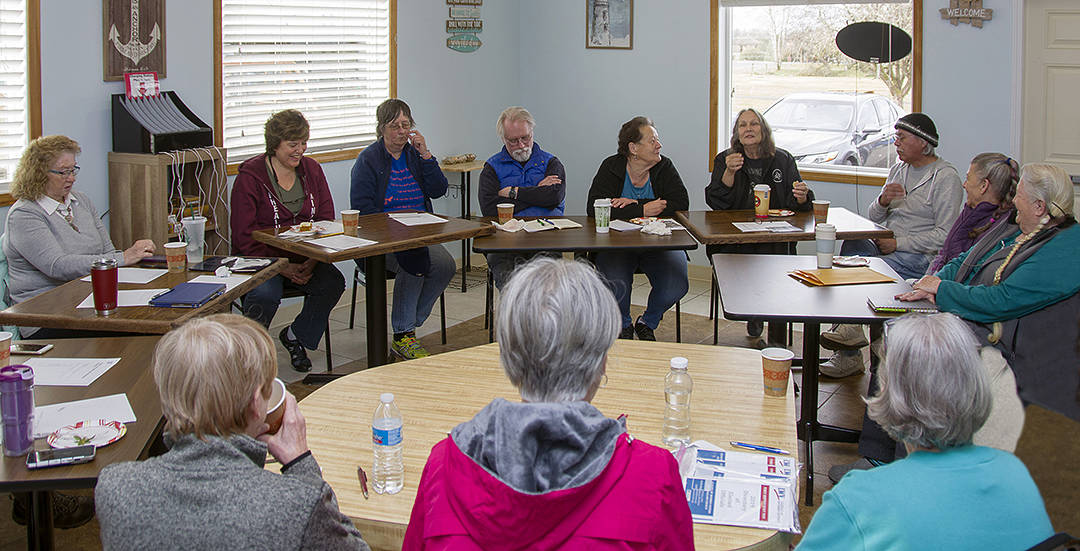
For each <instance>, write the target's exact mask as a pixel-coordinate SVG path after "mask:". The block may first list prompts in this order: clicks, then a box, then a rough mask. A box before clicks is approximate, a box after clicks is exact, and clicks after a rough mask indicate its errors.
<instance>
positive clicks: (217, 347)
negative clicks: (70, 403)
mask: <svg viewBox="0 0 1080 551" xmlns="http://www.w3.org/2000/svg"><path fill="white" fill-rule="evenodd" d="M153 371H154V381H155V382H156V383H157V387H158V392H159V393H160V395H161V409H162V412H163V413H164V414H165V419H166V424H165V440H166V442H170V441H171V449H170V450H169V451H168V452H167V453H165V454H164V455H160V456H157V457H152V458H150V459H147V460H145V461H138V462H128V463H119V464H115V465H110V466H108V467H106V468H104V469H103V470H102V471H101V476H100V477H99V478H98V483H97V488H96V489H95V491H94V496H95V499H96V503H97V513H98V520H99V522H100V523H101V543H102V546H103V547H104V548H105V549H260V550H263V549H290V550H291V549H320V550H321V549H327V550H335V549H349V550H363V551H368V545H367V544H366V543H365V542H364V540H363V539H362V538H361V537H360V532H359V531H357V529H356V527H354V526H353V523H352V521H350V520H349V518H348V517H346V516H345V515H343V514H341V511H339V510H338V505H337V499H336V498H335V497H334V491H333V490H331V489H330V485H328V484H327V483H326V481H324V480H323V477H322V471H321V470H320V469H319V464H318V463H317V462H316V461H315V457H314V456H312V455H311V451H310V450H308V445H307V430H306V424H305V421H304V417H303V415H301V414H300V410H299V409H298V408H297V406H296V399H295V398H293V396H292V395H291V394H288V393H286V395H285V403H284V406H283V407H284V408H285V412H284V415H283V417H282V422H281V428H279V429H278V430H277V432H276V433H273V434H271V433H269V432H268V430H269V428H270V427H269V425H267V423H266V410H267V402H268V400H269V398H270V396H271V390H272V386H273V384H274V375H275V374H276V373H277V358H276V357H275V353H274V342H273V341H272V340H271V339H270V335H269V334H267V332H266V329H264V328H263V326H262V325H259V324H258V323H256V322H254V321H252V320H250V319H248V318H245V317H243V316H238V315H236V314H216V315H213V316H209V317H206V318H198V319H194V320H191V321H189V322H187V323H186V324H184V325H182V326H180V327H179V328H177V329H174V330H172V331H171V332H169V333H168V334H166V335H165V336H164V337H162V339H161V340H160V341H159V342H158V345H157V349H156V350H155V351H154V359H153ZM267 451H269V452H270V455H273V456H274V458H276V459H277V460H278V462H279V463H280V464H281V465H282V467H281V474H277V473H274V472H271V471H269V470H266V469H264V464H265V462H266V453H267Z"/></svg>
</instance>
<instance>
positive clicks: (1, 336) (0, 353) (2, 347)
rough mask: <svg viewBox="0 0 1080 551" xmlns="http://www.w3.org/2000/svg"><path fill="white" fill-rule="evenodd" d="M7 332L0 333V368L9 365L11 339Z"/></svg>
mask: <svg viewBox="0 0 1080 551" xmlns="http://www.w3.org/2000/svg"><path fill="white" fill-rule="evenodd" d="M12 336H13V335H12V334H11V333H8V332H7V331H0V367H4V366H6V365H7V364H9V363H11V361H10V360H11V337H12Z"/></svg>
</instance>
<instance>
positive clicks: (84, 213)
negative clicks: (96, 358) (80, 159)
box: [3, 136, 155, 338]
mask: <svg viewBox="0 0 1080 551" xmlns="http://www.w3.org/2000/svg"><path fill="white" fill-rule="evenodd" d="M80 152H81V149H80V148H79V144H78V143H77V142H76V141H75V140H72V139H71V138H68V137H67V136H42V137H40V138H37V139H36V140H34V141H32V142H30V145H28V146H27V147H26V149H25V150H24V151H23V154H22V158H21V159H20V160H19V166H18V168H17V169H16V170H15V179H14V181H13V182H12V184H11V196H12V197H14V198H15V199H16V201H15V204H14V205H12V206H11V208H10V209H9V210H8V213H7V222H6V225H5V228H6V232H5V234H4V236H3V249H4V256H6V257H7V262H8V276H7V283H8V290H9V292H10V293H11V300H12V302H14V303H19V302H22V301H24V300H27V299H29V298H32V297H34V296H37V295H38V294H40V293H43V292H45V291H48V290H49V289H52V288H53V287H56V286H58V285H61V284H63V283H67V282H68V281H71V280H73V279H77V278H80V277H83V276H85V275H86V274H89V273H90V265H91V264H92V263H93V262H94V261H95V260H98V259H101V258H108V259H111V260H115V261H116V263H117V264H118V265H120V266H128V265H131V264H135V263H136V262H138V261H139V260H142V259H143V258H146V257H147V256H150V255H152V254H154V250H155V247H154V242H153V241H150V240H149V239H140V240H138V241H136V242H135V243H134V244H133V245H132V246H131V247H129V248H128V249H127V250H124V251H120V250H117V249H116V247H114V246H113V243H112V240H111V239H110V238H109V232H108V230H106V229H105V225H104V224H102V223H101V218H100V217H99V216H98V213H97V210H95V209H94V205H93V204H92V203H91V202H90V198H89V197H87V196H86V195H84V194H82V193H80V192H78V191H74V190H73V189H72V187H73V186H74V185H75V177H76V175H78V174H79V166H78V165H77V164H75V157H76V156H77V155H78V154H79V153H80ZM21 329H22V336H23V337H30V336H31V335H33V337H34V338H58V337H64V336H75V333H74V332H72V331H70V330H52V329H36V328H32V327H23V328H21ZM79 336H84V335H79Z"/></svg>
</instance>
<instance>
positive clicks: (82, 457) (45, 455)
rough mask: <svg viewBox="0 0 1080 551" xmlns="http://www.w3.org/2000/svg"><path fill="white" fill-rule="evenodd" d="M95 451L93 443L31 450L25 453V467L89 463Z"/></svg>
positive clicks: (40, 467) (35, 467) (36, 467)
mask: <svg viewBox="0 0 1080 551" xmlns="http://www.w3.org/2000/svg"><path fill="white" fill-rule="evenodd" d="M96 453H97V448H96V447H95V446H94V445H93V444H88V445H86V446H75V447H73V448H56V449H52V450H33V451H31V452H30V453H28V454H26V468H27V469H42V468H45V467H59V466H61V465H75V464H77V463H89V462H91V461H93V460H94V456H95V454H96Z"/></svg>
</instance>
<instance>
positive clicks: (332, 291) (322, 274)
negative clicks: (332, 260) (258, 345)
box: [243, 262, 345, 350]
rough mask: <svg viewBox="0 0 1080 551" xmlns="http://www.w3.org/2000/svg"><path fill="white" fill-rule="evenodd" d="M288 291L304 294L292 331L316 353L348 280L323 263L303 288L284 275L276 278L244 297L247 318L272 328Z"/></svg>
mask: <svg viewBox="0 0 1080 551" xmlns="http://www.w3.org/2000/svg"><path fill="white" fill-rule="evenodd" d="M285 289H290V290H293V289H296V290H300V291H302V292H303V293H304V306H303V308H301V309H300V314H299V315H297V316H296V319H294V320H293V322H292V330H293V334H294V335H296V338H297V339H299V340H300V343H301V344H303V345H304V348H307V349H308V350H315V349H316V348H318V347H319V341H321V340H322V337H323V334H324V333H326V322H327V320H329V319H330V311H331V310H333V309H334V306H337V302H338V299H339V298H341V293H343V292H345V277H344V276H342V275H341V272H340V271H338V269H337V268H335V267H334V266H333V265H332V264H323V263H322V262H319V263H317V264H315V271H314V272H312V274H311V279H309V280H308V282H307V283H305V284H303V285H297V284H295V283H293V282H292V281H290V280H289V279H288V278H286V277H285V276H280V275H277V276H274V277H272V278H270V279H268V280H266V282H265V283H263V284H262V285H259V286H258V287H256V288H254V289H252V290H251V291H250V292H248V294H246V295H244V298H243V308H244V315H245V316H247V317H249V318H251V319H253V320H255V321H257V322H259V323H261V324H263V326H265V327H270V322H271V321H273V319H274V314H276V313H277V310H278V305H280V304H281V295H282V293H284V291H285Z"/></svg>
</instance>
